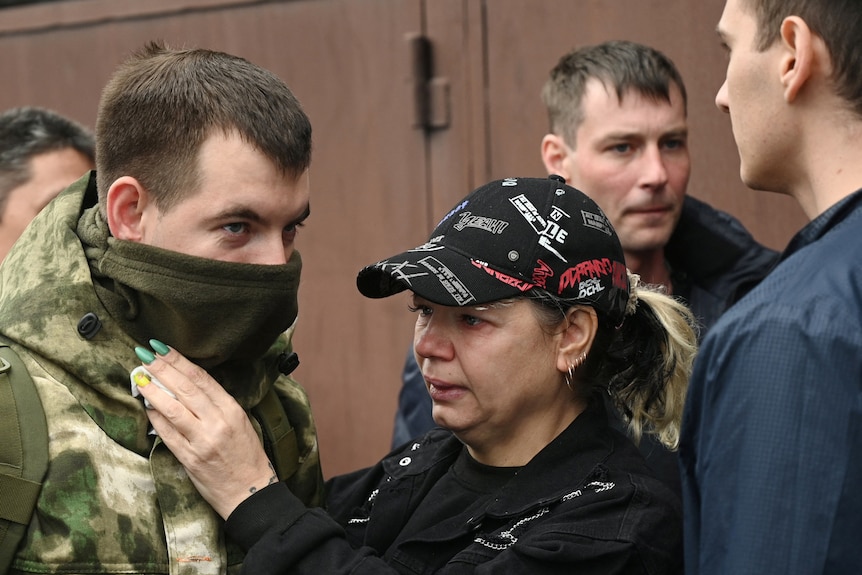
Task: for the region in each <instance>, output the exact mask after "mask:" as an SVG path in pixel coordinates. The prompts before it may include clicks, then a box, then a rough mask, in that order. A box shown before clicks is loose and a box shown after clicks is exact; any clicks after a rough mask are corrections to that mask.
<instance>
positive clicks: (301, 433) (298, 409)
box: [275, 376, 323, 507]
mask: <svg viewBox="0 0 862 575" xmlns="http://www.w3.org/2000/svg"><path fill="white" fill-rule="evenodd" d="M275 389H276V393H278V397H279V399H280V400H281V404H282V406H283V407H284V411H285V413H286V414H287V418H288V420H289V421H290V424H291V425H292V426H293V429H294V431H295V432H296V443H297V446H298V448H299V469H298V470H297V471H296V473H294V474H293V475H292V476H291V477H289V478H288V479H287V481H286V482H285V483H286V484H287V486H288V487H289V488H290V490H291V491H292V492H293V494H294V495H296V496H297V497H298V498H299V499H300V500H301V501H302V502H303V503H305V504H306V505H308V506H309V507H317V506H320V505H322V504H323V471H322V469H321V467H320V454H319V452H318V449H317V429H316V428H315V425H314V416H313V415H312V413H311V405H310V403H309V401H308V394H307V393H306V392H305V389H303V387H302V386H301V385H300V384H299V383H298V382H297V381H295V380H294V379H293V378H291V377H287V376H282V377H280V378H279V379H278V381H276V383H275Z"/></svg>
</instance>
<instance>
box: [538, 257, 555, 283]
mask: <svg viewBox="0 0 862 575" xmlns="http://www.w3.org/2000/svg"><path fill="white" fill-rule="evenodd" d="M553 276H554V270H552V269H551V266H549V265H548V264H546V263H545V262H543V261H542V260H536V267H535V268H533V284H534V285H535V286H536V287H540V288H542V289H548V287H547V285H548V278H550V277H553Z"/></svg>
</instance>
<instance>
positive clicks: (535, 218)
mask: <svg viewBox="0 0 862 575" xmlns="http://www.w3.org/2000/svg"><path fill="white" fill-rule="evenodd" d="M509 201H510V202H511V203H512V205H513V206H515V209H516V210H518V212H520V214H521V215H522V216H524V219H525V220H527V221H528V222H529V223H530V225H531V226H533V229H534V230H536V233H537V234H538V235H539V245H541V246H542V247H544V248H545V249H546V250H548V251H549V252H551V253H552V254H554V255H555V256H557V257H558V258H560V259H561V260H562V261H564V262H567V260H566V258H564V257H563V256H562V254H561V253H560V252H558V251H557V249H556V248H555V247H554V245H553V243H552V242H555V243H557V244H559V245H565V243H566V237H567V236H568V234H569V233H568V232H567V231H566V230H564V229H563V228H561V227H560V224H558V223H557V222H559V221H560V220H561V219H562V218H564V217H566V218H568V217H570V216H569V214H567V213H566V212H564V211H563V210H561V209H560V208H558V207H556V206H554V209H553V210H552V211H551V213H550V214H549V216H548V217H549V218H550V220H553V221H549V220H546V219H545V218H544V217H542V215H541V214H539V210H537V209H536V206H534V205H533V202H531V201H530V200H528V199H527V197H526V196H525V195H524V194H521V195H519V196H515V197H514V198H509ZM567 263H568V262H567Z"/></svg>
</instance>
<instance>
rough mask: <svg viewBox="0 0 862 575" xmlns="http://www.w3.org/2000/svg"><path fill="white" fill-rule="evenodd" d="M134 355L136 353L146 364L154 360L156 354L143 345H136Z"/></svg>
mask: <svg viewBox="0 0 862 575" xmlns="http://www.w3.org/2000/svg"><path fill="white" fill-rule="evenodd" d="M135 355H137V356H138V359H140V360H141V361H143V362H144V363H146V364H147V365H149V364H151V363H153V362H154V361H156V356H154V355H153V352H151V351H150V350H148V349H147V348H145V347H136V348H135Z"/></svg>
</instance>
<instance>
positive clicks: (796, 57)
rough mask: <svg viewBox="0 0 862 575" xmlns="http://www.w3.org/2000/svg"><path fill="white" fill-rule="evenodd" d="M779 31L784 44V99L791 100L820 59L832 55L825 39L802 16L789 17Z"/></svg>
mask: <svg viewBox="0 0 862 575" xmlns="http://www.w3.org/2000/svg"><path fill="white" fill-rule="evenodd" d="M779 34H780V42H781V46H782V48H783V53H782V56H781V72H780V73H781V83H782V84H783V85H784V99H785V100H786V101H787V102H788V103H789V102H793V101H794V100H795V99H796V97H797V96H798V95H799V91H800V90H801V89H802V87H803V86H805V84H806V82H808V79H809V78H810V77H811V75H812V74H813V73H814V71H815V67H816V66H817V65H818V59H820V58H822V57H823V56H827V57H828V52H827V51H826V50H825V48H826V46H825V44H824V43H823V41H822V39H821V38H820V37H819V36H816V35H815V34H814V33H813V32H812V31H811V28H809V27H808V24H807V23H806V22H805V20H803V19H802V18H800V17H798V16H788V17H787V18H785V19H784V21H783V22H782V23H781V29H780V33H779ZM821 45H822V46H821ZM821 52H822V54H821ZM827 61H828V60H827ZM822 64H823V62H820V65H822Z"/></svg>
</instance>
